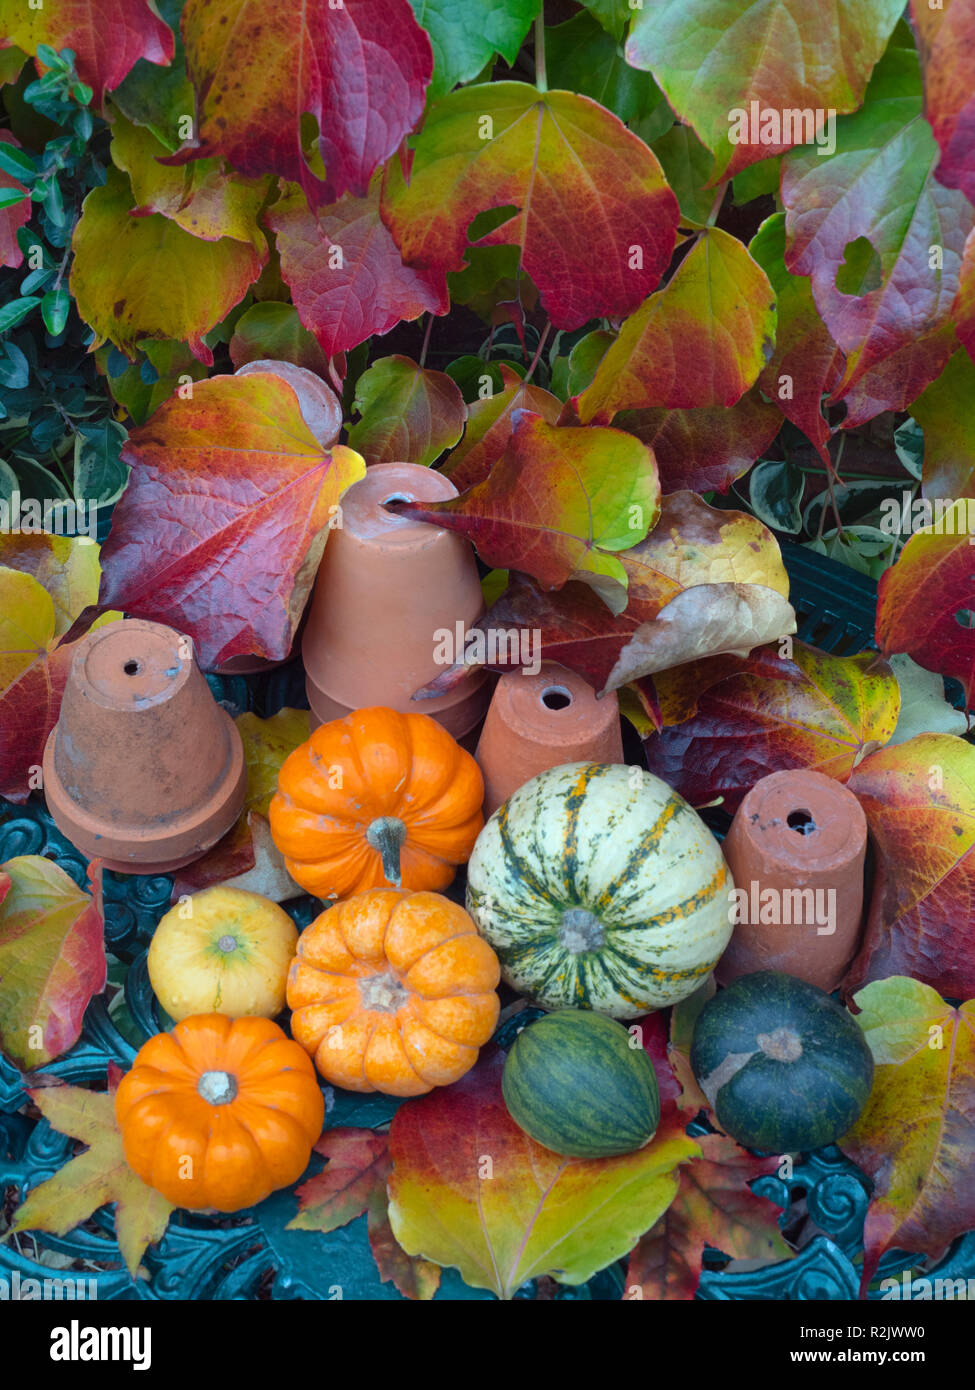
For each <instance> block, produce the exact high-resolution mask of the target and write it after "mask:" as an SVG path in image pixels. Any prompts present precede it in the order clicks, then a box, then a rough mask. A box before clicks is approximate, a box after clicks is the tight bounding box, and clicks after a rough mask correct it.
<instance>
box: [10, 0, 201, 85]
mask: <svg viewBox="0 0 975 1390" xmlns="http://www.w3.org/2000/svg"><path fill="white" fill-rule="evenodd" d="M0 36H2V37H0V46H2V47H6V46H7V44H16V45H17V46H18V48H22V49H23V50H24V52H25V53H30V54H32V55H36V54H37V50H38V48H39V46H40V45H41V44H47V45H48V46H49V47H50V48H53V49H56V50H58V51H60V50H61V49H62V48H70V49H71V50H72V52H73V53H74V55H75V66H76V68H77V71H78V76H79V77H80V78H81V80H82V82H85V83H87V84H88V86H89V87H91V88H93V90H94V94H95V101H96V102H97V104H98V105H99V106H101V104H102V101H103V99H104V96H105V92H106V91H111V89H112V88H113V87H117V86H118V85H119V83H120V82H121V81H122V79H123V78H124V77H125V75H126V73H128V72H130V71H131V69H132V67H133V66H134V65H135V63H137V62H138V60H139V59H140V58H145V59H146V60H147V61H148V62H150V63H157V64H160V63H169V62H171V61H172V57H173V46H174V40H173V31H172V30H171V29H170V28H169V25H168V24H164V23H163V21H162V20H161V19H160V17H159V15H158V13H157V11H156V8H155V6H154V5H151V4H149V3H148V0H57V3H56V4H53V3H50V2H49V3H48V4H42V5H39V6H36V7H35V6H33V5H26V4H24V3H22V0H0Z"/></svg>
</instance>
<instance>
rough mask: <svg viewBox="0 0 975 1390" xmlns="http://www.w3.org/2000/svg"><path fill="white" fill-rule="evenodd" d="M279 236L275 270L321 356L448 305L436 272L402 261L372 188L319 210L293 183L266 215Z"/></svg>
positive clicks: (440, 274) (439, 273) (443, 283)
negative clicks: (287, 289)
mask: <svg viewBox="0 0 975 1390" xmlns="http://www.w3.org/2000/svg"><path fill="white" fill-rule="evenodd" d="M265 220H266V222H267V224H268V226H269V227H270V228H271V229H272V231H274V233H275V234H276V236H277V247H278V251H279V253H280V256H281V275H282V277H283V279H284V282H285V284H286V285H287V286H288V287H289V289H290V290H291V295H292V298H293V300H294V303H295V308H296V309H297V310H298V313H299V315H300V316H301V321H302V323H303V324H304V325H305V327H306V328H307V329H308V330H309V331H310V332H311V333H313V334H314V335H315V338H316V339H317V340H318V343H319V344H320V346H321V348H322V351H323V352H324V353H325V354H326V355H327V356H332V355H333V354H334V353H337V352H346V351H348V350H349V349H351V348H354V347H357V346H358V344H359V343H362V342H365V340H366V339H367V338H369V337H371V335H372V334H374V333H380V334H381V333H388V332H389V330H390V329H391V328H393V327H395V325H396V324H397V323H400V322H401V321H402V320H403V319H410V320H412V319H415V318H418V317H419V315H420V314H422V313H424V312H429V313H432V314H445V313H446V312H447V309H448V308H449V307H450V301H449V299H448V296H447V285H446V281H445V279H444V274H443V271H442V270H420V269H417V268H415V267H413V266H407V265H404V264H403V260H402V257H401V256H400V253H399V251H398V249H397V246H396V243H395V241H394V240H393V238H392V235H391V233H390V232H389V231H388V230H387V228H386V227H385V226H384V225H383V223H382V221H381V220H380V217H379V193H378V186H377V185H376V184H375V182H374V184H373V187H372V188H371V189H370V191H369V193H368V194H367V196H365V197H362V198H354V197H351V196H350V195H348V194H346V196H345V197H344V198H342V199H341V200H340V201H339V202H337V203H332V204H329V205H328V206H326V207H321V208H319V209H318V211H317V212H315V211H313V210H312V209H310V208H309V207H308V204H307V203H306V202H305V199H304V198H303V197H302V195H301V192H300V191H299V190H298V189H296V188H292V189H290V190H288V192H287V193H286V194H285V196H284V197H283V198H281V199H280V200H279V201H278V202H277V203H275V204H274V206H273V207H271V208H270V209H269V210H268V212H267V214H266V218H265Z"/></svg>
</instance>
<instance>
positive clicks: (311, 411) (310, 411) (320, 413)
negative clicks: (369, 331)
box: [215, 357, 342, 676]
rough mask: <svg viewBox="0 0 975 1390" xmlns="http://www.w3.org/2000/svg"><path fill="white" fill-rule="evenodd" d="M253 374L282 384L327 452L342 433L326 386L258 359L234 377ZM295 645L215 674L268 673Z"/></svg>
mask: <svg viewBox="0 0 975 1390" xmlns="http://www.w3.org/2000/svg"><path fill="white" fill-rule="evenodd" d="M254 372H270V373H271V374H272V375H273V376H279V377H280V378H281V379H282V381H286V382H287V383H288V385H289V386H290V387H291V388H292V390H293V391H294V393H295V395H296V396H297V397H298V405H299V407H300V409H301V415H302V419H303V420H304V422H305V424H306V425H307V426H308V428H309V429H310V430H311V432H312V434H313V435H314V436H315V438H316V439H317V440H318V442H319V444H320V445H321V446H322V448H323V449H331V447H332V445H333V444H335V443H337V442H338V437H339V434H340V433H341V430H342V402H341V401H340V400H339V398H338V396H337V395H336V394H335V392H334V391H333V390H332V388H331V386H329V384H328V382H327V381H323V380H322V378H321V377H320V376H318V375H317V374H316V373H315V372H312V371H309V369H308V368H307V367H296V366H295V364H294V363H293V362H279V361H277V360H276V359H274V358H270V357H262V358H259V359H257V360H256V361H254V362H245V363H244V365H243V366H242V367H238V368H237V370H236V372H235V373H234V375H235V376H251V375H252V374H253V373H254ZM299 641H300V639H298V638H296V641H295V645H294V646H293V647H292V650H291V652H290V653H289V655H288V656H287V657H285V658H284V660H283V661H268V660H266V659H265V658H263V657H259V656H232V657H231V658H230V660H229V661H225V662H224V663H223V665H222V666H217V667H216V668H215V669H216V672H217V674H218V675H221V676H252V675H256V674H257V673H259V672H261V671H271V670H273V669H274V668H275V667H276V666H283V665H284V661H290V660H291V657H292V656H293V655H294V654H295V651H296V649H297V647H298V645H299Z"/></svg>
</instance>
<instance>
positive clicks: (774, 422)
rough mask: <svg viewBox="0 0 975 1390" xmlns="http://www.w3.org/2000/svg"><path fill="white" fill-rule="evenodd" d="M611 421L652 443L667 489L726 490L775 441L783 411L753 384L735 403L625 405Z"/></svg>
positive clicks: (638, 437) (663, 482)
mask: <svg viewBox="0 0 975 1390" xmlns="http://www.w3.org/2000/svg"><path fill="white" fill-rule="evenodd" d="M760 380H761V378H760ZM613 424H614V425H615V427H616V428H617V429H621V430H626V431H628V433H630V434H635V435H636V437H637V439H642V440H643V442H644V444H646V445H648V446H649V447H650V448H651V449H653V452H654V457H655V458H656V460H657V467H658V468H659V469H660V486H661V487H662V488H663V490H664V492H665V493H667V492H680V491H681V490H682V489H684V488H690V489H691V491H692V492H710V491H712V490H715V491H717V492H727V491H728V489H729V487H730V486H731V484H732V483H733V482H734V481H735V479H736V478H740V477H741V476H742V475H743V474H744V473H747V472H748V470H749V468H751V466H752V464H753V463H754V462H755V460H756V459H757V458H759V457H760V456H761V455H762V453H764V451H765V450H766V449H767V448H768V446H769V445H770V444H771V442H772V440H773V439H774V438H775V436H776V435H777V434H778V432H779V428H780V426H781V424H782V416H781V415H780V414H779V412H778V411H777V410H776V408H775V406H773V405H768V404H767V403H766V402H765V401H763V400H762V397H761V395H760V393H759V391H758V390H757V389H754V388H753V389H752V390H751V391H749V392H748V393H747V394H746V395H744V396H742V398H741V400H740V401H738V402H737V403H736V404H735V405H732V406H721V405H718V406H701V407H700V408H699V409H697V410H624V411H622V412H621V413H620V414H619V415H617V416H616V418H615V419H614V421H613Z"/></svg>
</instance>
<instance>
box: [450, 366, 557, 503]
mask: <svg viewBox="0 0 975 1390" xmlns="http://www.w3.org/2000/svg"><path fill="white" fill-rule="evenodd" d="M499 371H500V374H501V380H502V383H503V386H502V389H501V390H500V391H496V392H495V393H494V394H493V395H492V396H485V397H484V399H483V400H476V401H472V402H471V404H470V405H469V406H468V407H467V426H466V428H465V430H464V437H463V439H462V440H461V442H460V443H459V444H458V445H457V448H456V449H452V450H451V451H450V454H449V456H448V457H447V459H446V460H445V461H444V464H443V466H442V468H441V472H443V473H444V474H446V476H447V477H448V478H449V479H450V481H451V482H452V483H453V485H454V487H456V489H457V491H458V492H464V491H465V490H466V489H467V488H469V487H473V486H474V485H475V484H476V483H482V482H483V481H484V479H485V478H486V477H487V476H488V474H489V473H490V471H491V469H492V468H493V467H494V464H495V463H496V462H497V461H498V459H499V458H500V457H501V455H502V454H503V453H504V451H505V449H506V448H507V447H508V441H509V440H510V438H511V432H512V430H513V428H514V421H515V418H516V416H517V412H518V411H520V410H528V411H531V412H533V413H534V414H536V415H540V416H541V417H542V419H543V420H545V421H546V422H547V423H548V424H550V425H554V424H555V423H556V421H557V420H558V418H559V416H560V415H561V413H562V404H561V402H560V401H559V400H557V399H556V397H555V396H553V395H552V394H551V392H549V391H545V390H543V389H542V387H540V386H533V385H532V384H531V382H528V383H527V384H526V383H525V382H524V381H522V379H521V377H520V376H519V375H518V374H517V372H514V371H512V369H511V368H510V367H509V366H507V365H506V364H505V363H503V362H502V363H501V365H500V367H499Z"/></svg>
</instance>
